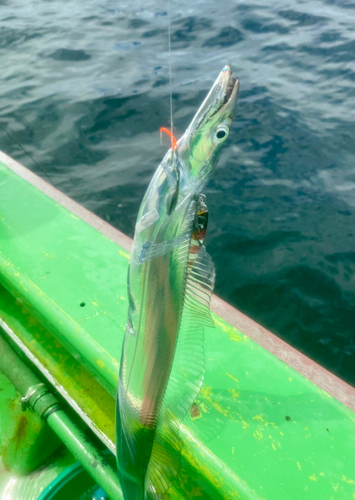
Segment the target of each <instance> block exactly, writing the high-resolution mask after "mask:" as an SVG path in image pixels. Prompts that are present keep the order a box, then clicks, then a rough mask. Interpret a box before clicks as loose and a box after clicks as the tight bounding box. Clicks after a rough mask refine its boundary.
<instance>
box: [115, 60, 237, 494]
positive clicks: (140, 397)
mask: <svg viewBox="0 0 355 500" xmlns="http://www.w3.org/2000/svg"><path fill="white" fill-rule="evenodd" d="M238 91H239V80H238V78H236V77H235V76H233V72H232V68H231V65H230V64H227V65H225V66H224V68H223V69H222V71H221V72H220V74H219V75H218V77H217V79H216V81H215V82H214V84H213V86H212V88H211V90H210V91H209V93H208V95H207V97H206V98H205V100H204V101H203V103H202V105H201V106H200V108H199V109H198V111H197V113H196V115H195V116H194V118H193V120H192V121H191V123H190V125H189V127H188V128H187V130H186V132H185V133H184V134H183V136H182V137H181V138H180V139H179V140H178V141H176V143H175V142H173V141H172V147H171V148H170V149H169V151H168V152H167V153H166V155H165V156H164V158H163V160H162V162H161V163H160V165H159V166H158V168H157V170H156V172H155V174H154V176H153V178H152V180H151V182H150V184H149V186H148V189H147V191H146V193H145V196H144V198H143V201H142V203H141V206H140V209H139V213H138V216H137V223H136V226H135V234H134V241H133V247H132V251H131V256H130V262H129V268H128V278H127V291H128V299H129V300H128V318H127V324H126V330H125V335H124V340H123V347H122V356H121V363H120V373H119V383H118V396H117V411H116V457H117V469H118V475H119V478H120V482H121V486H122V492H123V496H124V499H125V500H148V499H154V500H158V499H161V498H165V497H164V492H165V491H166V490H167V489H168V488H169V486H170V484H171V481H172V480H173V478H174V476H176V474H177V471H178V465H177V462H178V461H179V459H178V458H179V457H178V454H179V453H180V448H181V443H180V440H179V437H178V431H179V426H180V424H181V421H182V419H183V418H184V416H185V415H186V413H187V411H188V409H189V408H190V407H191V405H192V404H193V402H194V400H195V398H196V396H197V394H198V392H199V390H200V387H201V385H202V381H203V377H204V371H205V365H204V349H203V337H204V329H205V327H209V326H213V320H212V317H211V314H210V309H209V305H210V299H211V296H212V292H213V288H214V281H215V269H214V265H213V262H212V259H211V257H210V256H209V254H208V253H207V251H206V248H205V245H204V238H205V234H206V229H207V223H208V207H207V204H206V197H205V195H204V194H203V191H204V189H205V188H206V186H207V184H208V182H209V180H210V178H211V176H212V175H213V173H214V171H215V169H216V166H217V163H218V160H219V157H220V153H221V150H222V147H223V145H224V144H225V142H226V140H227V138H228V135H229V131H230V127H231V124H232V120H233V116H234V110H235V104H236V101H237V96H238ZM164 436H169V443H170V448H169V447H168V445H167V444H166V442H165V441H164V439H165V438H164ZM168 448H169V450H168ZM174 453H175V455H174Z"/></svg>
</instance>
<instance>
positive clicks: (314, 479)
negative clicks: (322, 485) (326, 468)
mask: <svg viewBox="0 0 355 500" xmlns="http://www.w3.org/2000/svg"><path fill="white" fill-rule="evenodd" d="M308 477H309V479H310V480H311V481H317V478H316V475H315V474H312V475H311V476H308Z"/></svg>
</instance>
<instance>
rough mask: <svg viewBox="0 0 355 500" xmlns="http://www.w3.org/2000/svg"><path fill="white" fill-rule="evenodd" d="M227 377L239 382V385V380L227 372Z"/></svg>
mask: <svg viewBox="0 0 355 500" xmlns="http://www.w3.org/2000/svg"><path fill="white" fill-rule="evenodd" d="M226 375H227V377H229V378H231V379H232V380H234V381H235V382H237V384H239V380H238V379H237V378H235V377H233V375H231V374H230V373H227V372H226Z"/></svg>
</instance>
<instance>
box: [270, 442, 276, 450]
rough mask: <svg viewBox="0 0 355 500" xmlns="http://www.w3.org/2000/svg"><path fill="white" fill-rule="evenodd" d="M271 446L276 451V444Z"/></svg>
mask: <svg viewBox="0 0 355 500" xmlns="http://www.w3.org/2000/svg"><path fill="white" fill-rule="evenodd" d="M271 446H272V449H273V450H275V451H276V446H275V445H274V443H271Z"/></svg>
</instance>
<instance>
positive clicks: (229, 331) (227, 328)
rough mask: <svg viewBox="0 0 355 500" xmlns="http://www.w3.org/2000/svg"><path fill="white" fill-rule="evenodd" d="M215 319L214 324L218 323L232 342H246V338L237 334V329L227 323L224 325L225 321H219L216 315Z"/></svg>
mask: <svg viewBox="0 0 355 500" xmlns="http://www.w3.org/2000/svg"><path fill="white" fill-rule="evenodd" d="M213 319H214V322H215V323H216V325H218V326H219V327H220V328H221V329H222V330H223V331H224V332H225V333H226V334H227V335H228V337H229V338H230V339H231V340H234V341H235V342H240V341H241V340H245V338H246V336H245V335H243V336H241V335H239V334H238V333H237V332H238V330H237V329H236V328H233V327H231V326H229V325H227V324H226V323H224V322H223V321H220V320H219V319H218V317H216V316H215V315H214V317H213ZM239 333H240V332H239Z"/></svg>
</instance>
